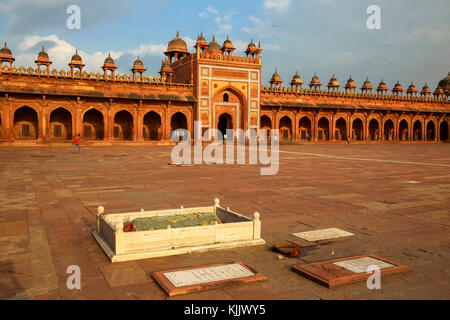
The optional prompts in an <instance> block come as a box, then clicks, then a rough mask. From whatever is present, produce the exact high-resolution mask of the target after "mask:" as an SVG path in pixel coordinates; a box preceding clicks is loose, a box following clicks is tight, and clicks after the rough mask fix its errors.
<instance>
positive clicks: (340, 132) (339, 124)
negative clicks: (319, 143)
mask: <svg viewBox="0 0 450 320" xmlns="http://www.w3.org/2000/svg"><path fill="white" fill-rule="evenodd" d="M334 138H335V139H336V140H338V141H342V140H346V139H347V121H345V119H344V118H339V119H338V120H337V121H336V129H335V135H334Z"/></svg>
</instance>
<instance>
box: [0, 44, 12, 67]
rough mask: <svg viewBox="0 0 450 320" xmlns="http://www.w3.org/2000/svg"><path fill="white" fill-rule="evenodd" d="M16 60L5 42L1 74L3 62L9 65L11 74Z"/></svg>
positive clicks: (0, 62)
mask: <svg viewBox="0 0 450 320" xmlns="http://www.w3.org/2000/svg"><path fill="white" fill-rule="evenodd" d="M15 60H16V59H14V58H13V56H12V52H11V50H10V49H9V48H8V46H7V45H6V42H5V46H4V47H3V48H2V49H0V73H1V72H2V70H1V69H2V68H3V62H7V63H9V72H11V69H12V64H13V62H14V61H15Z"/></svg>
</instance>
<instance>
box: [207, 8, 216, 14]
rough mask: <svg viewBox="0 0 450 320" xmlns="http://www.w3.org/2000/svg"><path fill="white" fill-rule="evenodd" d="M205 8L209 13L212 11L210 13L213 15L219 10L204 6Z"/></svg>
mask: <svg viewBox="0 0 450 320" xmlns="http://www.w3.org/2000/svg"><path fill="white" fill-rule="evenodd" d="M206 10H207V11H208V12H209V13H212V14H215V15H218V14H219V11H217V10H216V9H214V8H213V7H208V8H206Z"/></svg>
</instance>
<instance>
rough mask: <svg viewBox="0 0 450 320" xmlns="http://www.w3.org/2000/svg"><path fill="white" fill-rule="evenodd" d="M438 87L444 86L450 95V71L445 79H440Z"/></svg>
mask: <svg viewBox="0 0 450 320" xmlns="http://www.w3.org/2000/svg"><path fill="white" fill-rule="evenodd" d="M438 87H440V88H442V90H444V93H445V94H446V95H447V96H449V95H450V72H449V73H448V75H447V76H446V77H445V78H444V79H442V80H441V81H439V84H438Z"/></svg>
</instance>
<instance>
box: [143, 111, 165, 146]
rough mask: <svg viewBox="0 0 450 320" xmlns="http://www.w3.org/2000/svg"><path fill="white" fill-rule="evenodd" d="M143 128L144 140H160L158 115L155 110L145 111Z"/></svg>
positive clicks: (160, 132)
mask: <svg viewBox="0 0 450 320" xmlns="http://www.w3.org/2000/svg"><path fill="white" fill-rule="evenodd" d="M143 130H144V132H143V135H144V140H146V141H148V140H154V141H157V140H161V137H162V130H161V117H160V115H159V114H157V113H156V112H155V111H150V112H147V113H146V114H145V116H144V125H143Z"/></svg>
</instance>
